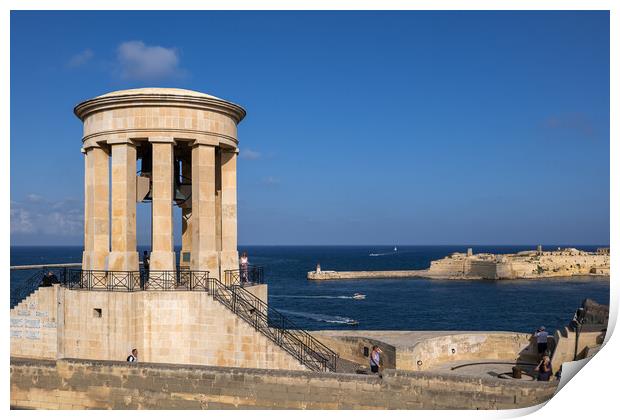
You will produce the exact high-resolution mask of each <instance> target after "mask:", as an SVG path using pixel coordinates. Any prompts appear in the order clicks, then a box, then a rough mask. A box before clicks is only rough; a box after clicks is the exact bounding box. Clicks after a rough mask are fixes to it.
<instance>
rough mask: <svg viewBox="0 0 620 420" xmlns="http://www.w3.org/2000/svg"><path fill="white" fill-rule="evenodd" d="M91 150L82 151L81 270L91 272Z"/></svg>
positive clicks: (92, 192)
mask: <svg viewBox="0 0 620 420" xmlns="http://www.w3.org/2000/svg"><path fill="white" fill-rule="evenodd" d="M90 150H92V149H87V150H83V151H82V153H84V252H83V253H82V270H92V268H93V264H92V259H93V249H94V248H95V245H94V242H93V221H94V220H93V215H92V213H93V208H94V203H93V197H94V185H93V181H92V177H93V155H92V153H88V152H89V151H90Z"/></svg>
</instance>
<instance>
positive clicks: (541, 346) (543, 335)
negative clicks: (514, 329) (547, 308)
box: [534, 327, 549, 357]
mask: <svg viewBox="0 0 620 420" xmlns="http://www.w3.org/2000/svg"><path fill="white" fill-rule="evenodd" d="M534 337H536V344H537V345H538V357H542V356H544V355H545V352H546V351H547V337H549V333H548V332H547V331H545V327H540V328H539V329H537V330H536V332H535V333H534Z"/></svg>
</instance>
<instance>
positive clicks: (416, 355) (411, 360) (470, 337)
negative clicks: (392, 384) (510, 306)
mask: <svg viewBox="0 0 620 420" xmlns="http://www.w3.org/2000/svg"><path fill="white" fill-rule="evenodd" d="M536 357H537V347H536V342H535V340H533V339H532V335H531V334H519V333H487V332H471V333H466V334H452V335H443V336H439V337H433V338H429V339H426V340H423V341H421V342H420V343H418V344H416V345H415V346H413V347H411V348H408V349H400V348H399V349H398V351H397V352H396V367H397V368H398V369H404V370H429V369H432V368H435V367H438V366H445V365H448V364H458V363H460V362H466V361H472V360H481V361H482V360H501V361H516V360H520V361H536Z"/></svg>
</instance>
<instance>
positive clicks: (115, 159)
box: [108, 140, 138, 271]
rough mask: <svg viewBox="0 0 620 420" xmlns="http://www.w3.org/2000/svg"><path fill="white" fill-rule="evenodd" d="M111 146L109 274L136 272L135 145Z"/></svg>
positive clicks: (116, 143) (118, 142) (120, 143)
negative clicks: (110, 247)
mask: <svg viewBox="0 0 620 420" xmlns="http://www.w3.org/2000/svg"><path fill="white" fill-rule="evenodd" d="M108 144H112V251H111V252H110V258H109V261H108V269H109V270H111V271H137V270H138V251H137V249H136V146H135V145H134V144H133V143H132V142H131V141H130V140H114V141H108Z"/></svg>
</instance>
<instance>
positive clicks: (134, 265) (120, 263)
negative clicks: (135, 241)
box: [108, 251, 139, 271]
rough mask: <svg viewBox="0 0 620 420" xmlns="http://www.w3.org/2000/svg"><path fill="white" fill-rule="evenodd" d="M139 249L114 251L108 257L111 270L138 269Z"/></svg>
mask: <svg viewBox="0 0 620 420" xmlns="http://www.w3.org/2000/svg"><path fill="white" fill-rule="evenodd" d="M138 267H139V264H138V252H137V251H127V252H125V251H112V252H110V256H109V258H108V270H110V271H138Z"/></svg>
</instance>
